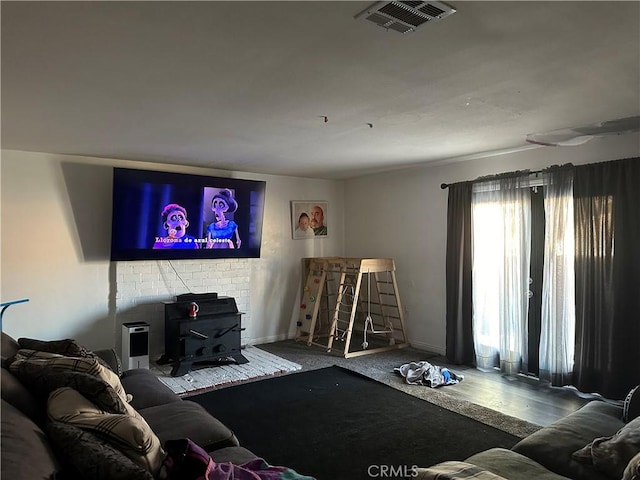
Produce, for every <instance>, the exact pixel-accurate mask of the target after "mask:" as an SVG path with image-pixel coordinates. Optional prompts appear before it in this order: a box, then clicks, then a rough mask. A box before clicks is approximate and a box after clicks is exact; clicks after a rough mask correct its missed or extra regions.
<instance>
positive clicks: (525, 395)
mask: <svg viewBox="0 0 640 480" xmlns="http://www.w3.org/2000/svg"><path fill="white" fill-rule="evenodd" d="M429 362H430V363H432V364H433V365H439V366H446V367H447V368H450V369H451V370H452V371H454V372H456V373H461V374H463V375H464V376H465V379H464V381H462V382H460V383H459V384H457V385H456V388H452V389H448V390H447V392H446V393H447V394H448V395H450V396H452V397H455V398H457V399H459V400H466V401H469V402H473V403H476V404H478V405H482V406H484V407H487V408H491V409H494V410H498V411H500V412H503V413H505V414H507V415H511V416H513V417H517V418H520V419H522V420H526V421H528V422H531V423H535V424H536V425H542V426H546V425H549V424H551V423H553V422H554V421H556V420H558V419H559V418H562V417H564V416H566V415H569V414H570V413H572V412H574V411H576V410H578V409H579V408H580V407H582V406H583V405H584V404H586V403H588V402H589V401H591V400H592V399H593V398H595V397H594V396H591V395H583V394H580V393H579V392H577V391H576V390H574V389H571V388H568V387H565V388H558V387H550V386H549V385H547V384H543V383H541V382H539V381H538V380H537V379H536V378H532V377H527V376H524V375H517V376H508V375H504V374H502V373H500V372H499V371H497V370H496V371H490V372H486V371H481V370H478V369H476V368H473V367H462V368H461V367H460V366H459V365H449V364H448V363H447V361H446V359H444V358H443V357H435V358H432V359H430V360H429Z"/></svg>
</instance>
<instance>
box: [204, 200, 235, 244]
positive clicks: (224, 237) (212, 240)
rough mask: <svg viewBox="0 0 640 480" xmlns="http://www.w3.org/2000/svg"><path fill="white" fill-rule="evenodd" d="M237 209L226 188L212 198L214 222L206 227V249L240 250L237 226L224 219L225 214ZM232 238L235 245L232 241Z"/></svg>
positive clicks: (231, 221)
mask: <svg viewBox="0 0 640 480" xmlns="http://www.w3.org/2000/svg"><path fill="white" fill-rule="evenodd" d="M237 208H238V203H237V202H236V201H235V199H234V198H233V194H232V193H231V190H229V189H228V188H225V189H222V190H220V191H219V192H218V193H216V194H215V195H214V196H213V199H211V210H213V213H214V216H215V221H213V222H212V223H211V224H209V226H208V227H207V248H240V245H242V240H240V235H239V234H238V224H237V223H236V222H234V221H233V220H228V219H227V218H226V217H225V214H226V213H233V212H235V211H236V210H237ZM234 236H235V239H236V243H235V245H234V244H233V240H232V238H233V237H234Z"/></svg>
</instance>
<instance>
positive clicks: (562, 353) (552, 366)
mask: <svg viewBox="0 0 640 480" xmlns="http://www.w3.org/2000/svg"><path fill="white" fill-rule="evenodd" d="M544 211H545V239H544V268H543V289H542V325H541V334H540V374H539V376H540V379H541V380H547V381H550V382H551V384H552V385H558V386H562V385H569V384H570V383H571V374H572V371H573V358H574V357H573V355H574V345H575V319H576V312H575V273H574V272H575V271H574V258H575V254H574V252H575V248H574V238H575V237H574V227H573V225H574V223H573V169H568V168H557V169H550V170H549V171H548V172H547V173H545V175H544Z"/></svg>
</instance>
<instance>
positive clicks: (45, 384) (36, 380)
mask: <svg viewBox="0 0 640 480" xmlns="http://www.w3.org/2000/svg"><path fill="white" fill-rule="evenodd" d="M17 368H18V371H17V373H16V376H17V377H19V378H21V379H22V381H23V382H24V384H25V385H26V386H27V387H28V388H29V390H30V391H31V392H33V393H34V394H35V395H36V396H37V397H39V398H40V399H43V401H46V399H47V398H48V397H49V394H50V393H51V392H52V391H54V390H56V389H58V388H62V387H71V388H73V389H75V390H77V391H78V392H80V393H81V394H82V395H83V396H84V397H86V398H87V399H89V400H90V401H91V402H92V403H94V404H95V405H97V406H98V407H100V408H101V409H102V410H105V411H107V412H110V413H127V408H126V406H125V405H124V403H125V402H124V401H123V400H122V397H120V395H118V393H117V392H116V391H115V389H114V388H113V387H112V386H111V385H109V384H108V383H107V382H105V381H104V380H102V379H101V378H98V377H94V376H93V375H90V374H88V373H84V372H73V371H54V372H51V370H50V369H49V368H48V367H47V366H40V365H34V364H31V363H29V362H23V363H22V364H20V365H18V367H17Z"/></svg>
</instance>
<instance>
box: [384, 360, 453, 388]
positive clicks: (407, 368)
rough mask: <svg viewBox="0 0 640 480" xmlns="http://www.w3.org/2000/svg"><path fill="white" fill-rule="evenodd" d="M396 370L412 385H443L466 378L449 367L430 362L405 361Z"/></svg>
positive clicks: (433, 386) (434, 386)
mask: <svg viewBox="0 0 640 480" xmlns="http://www.w3.org/2000/svg"><path fill="white" fill-rule="evenodd" d="M393 371H394V372H396V373H397V374H399V375H401V376H402V377H404V380H405V382H407V383H408V384H410V385H426V386H427V387H432V388H436V387H441V386H442V385H454V384H456V383H459V382H461V381H462V380H464V376H463V375H459V374H455V373H453V372H452V371H451V370H449V369H448V368H444V367H438V366H436V365H431V364H430V363H429V362H426V361H422V362H411V363H405V364H404V365H401V366H400V367H397V368H394V369H393Z"/></svg>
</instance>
